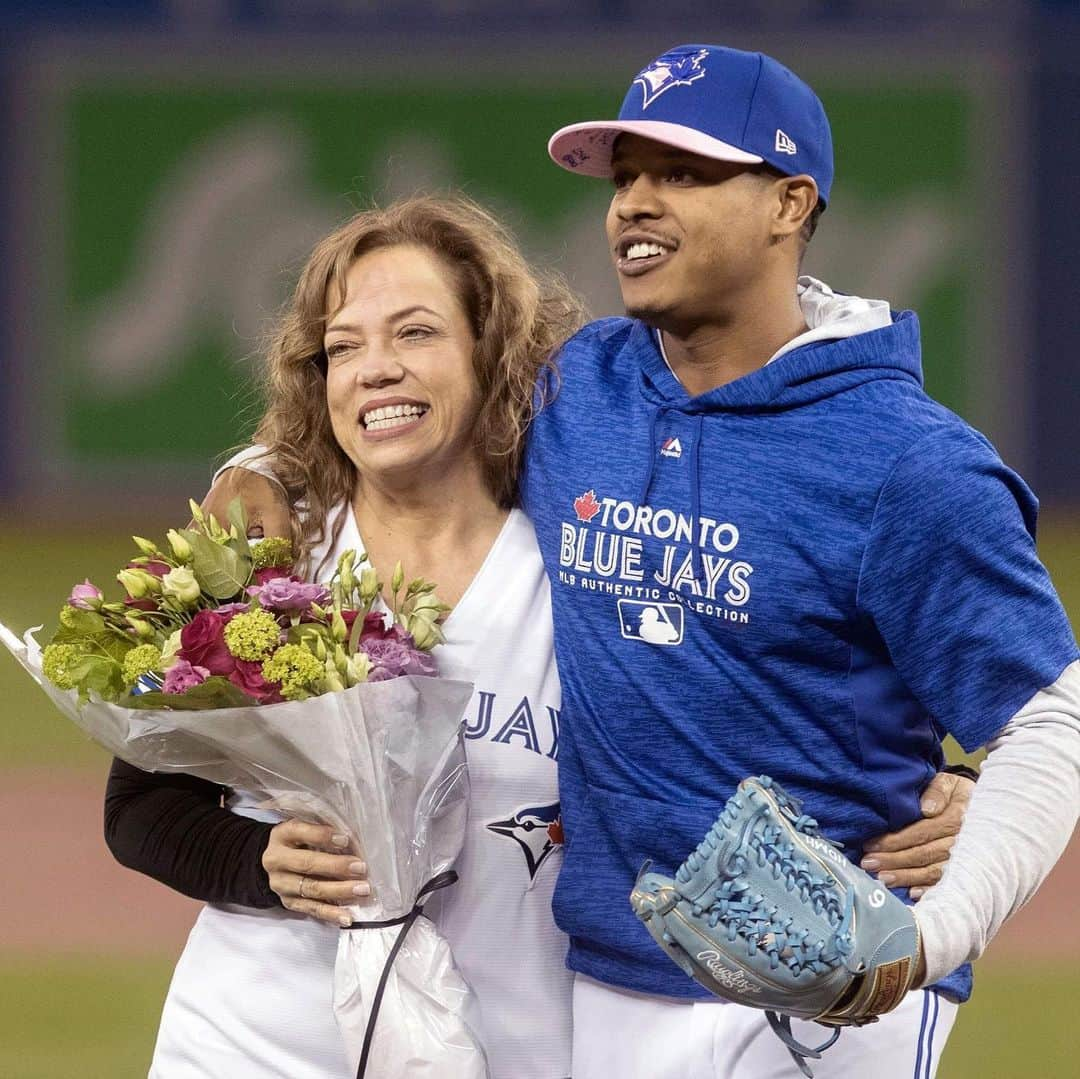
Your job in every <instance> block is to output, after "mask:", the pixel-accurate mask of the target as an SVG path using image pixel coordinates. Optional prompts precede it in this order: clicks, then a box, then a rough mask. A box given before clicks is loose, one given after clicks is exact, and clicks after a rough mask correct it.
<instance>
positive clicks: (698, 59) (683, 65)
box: [634, 46, 709, 109]
mask: <svg viewBox="0 0 1080 1079" xmlns="http://www.w3.org/2000/svg"><path fill="white" fill-rule="evenodd" d="M708 55H709V50H708V49H688V48H686V47H685V46H684V47H683V48H679V49H672V50H671V52H666V53H664V55H663V56H658V57H657V58H656V59H655V60H654V61H653V62H652V63H651V64H649V66H648V67H647V68H645V70H644V71H641V72H639V74H638V77H637V78H636V79H634V85H635V86H640V87H641V89H642V91H643V93H644V95H645V96H644V99H643V100H642V102H641V107H642V108H643V109H647V108H648V107H649V106H650V105H651V104H652V103H653V102H654V101H655V100H656V99H657V98H658V97H659V96H660V95H661V94H662V93H664V92H665V91H667V90H670V89H672V88H673V87H675V86H689V85H690V84H691V83H692V82H697V80H698V79H703V78H705V68H704V67H703V66H702V62H703V61H704V59H705V57H707V56H708Z"/></svg>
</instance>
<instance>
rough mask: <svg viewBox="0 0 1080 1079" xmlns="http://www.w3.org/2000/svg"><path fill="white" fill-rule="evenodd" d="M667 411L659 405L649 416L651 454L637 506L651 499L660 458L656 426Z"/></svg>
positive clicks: (664, 406)
mask: <svg viewBox="0 0 1080 1079" xmlns="http://www.w3.org/2000/svg"><path fill="white" fill-rule="evenodd" d="M665 411H667V406H666V405H657V407H656V408H655V409H653V412H652V414H651V415H650V416H649V436H648V437H649V443H648V446H649V452H648V456H647V457H646V460H647V461H648V465H647V466H646V468H645V484H644V486H643V487H642V488H641V494H640V495H638V500H637V504H638V505H639V506H644V505H645V501H646V499H647V498H648V497H649V488H650V487H651V486H652V481H653V476H654V475H655V474H656V459H657V457H659V456H660V454H659V452H658V451H657V449H656V425H657V423H659V421H660V413H661V412H665Z"/></svg>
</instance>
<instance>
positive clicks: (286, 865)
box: [262, 820, 371, 926]
mask: <svg viewBox="0 0 1080 1079" xmlns="http://www.w3.org/2000/svg"><path fill="white" fill-rule="evenodd" d="M348 846H349V837H348V836H345V835H341V834H340V833H335V832H334V830H333V829H332V828H330V827H328V826H327V825H323V824H309V823H308V822H307V821H302V820H287V821H282V823H281V824H278V825H276V826H275V827H274V828H272V829H271V831H270V842H269V843H268V844H267V847H266V850H265V851H264V852H263V856H262V864H263V869H265V870H266V872H267V874H268V876H269V878H270V887H271V888H272V889H273V890H274V891H275V892H277V894H278V895H279V896H280V897H281V903H282V906H284V907H285V908H286V909H287V910H294V911H296V912H297V913H299V914H310V915H311V916H312V917H313V918H318V919H320V920H321V921H324V922H329V923H330V924H331V925H341V926H345V925H350V924H351V923H352V918H351V917H350V915H349V914H348V912H347V911H344V910H342V907H343V906H348V905H349V904H352V903H355V902H356V901H357V900H358V899H361V898H363V897H364V896H369V895H371V885H370V884H368V882H367V881H366V880H365V879H364V878H365V877H366V876H367V866H366V865H364V863H363V862H362V861H360V860H359V858H358V857H357V856H356V855H355V854H349V853H347V850H348ZM343 851H345V852H346V853H342V852H343Z"/></svg>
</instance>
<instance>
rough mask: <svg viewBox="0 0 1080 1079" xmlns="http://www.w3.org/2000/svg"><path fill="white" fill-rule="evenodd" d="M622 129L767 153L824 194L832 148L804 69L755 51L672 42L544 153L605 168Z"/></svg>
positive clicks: (723, 156)
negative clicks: (610, 110)
mask: <svg viewBox="0 0 1080 1079" xmlns="http://www.w3.org/2000/svg"><path fill="white" fill-rule="evenodd" d="M623 132H633V133H634V134H635V135H641V136H643V137H644V138H647V139H654V140H655V141H657V142H662V143H664V144H666V145H668V146H676V147H678V148H679V149H681V150H689V151H690V152H691V153H694V154H700V155H701V156H702V157H711V158H714V159H716V160H718V161H734V162H742V163H744V164H747V165H753V164H760V163H761V162H765V163H767V164H769V165H772V166H773V168H775V169H779V170H780V172H782V173H784V174H785V175H787V176H798V175H804V174H805V175H807V176H812V177H813V178H814V181H815V182H816V183H817V187H818V196H819V197H820V199H821V202H822V203H826V202H828V200H829V192H830V189H831V188H832V179H833V151H832V135H831V133H830V131H829V119H828V117H827V116H826V115H825V108H824V106H823V105H822V104H821V101H820V100H819V99H818V96H817V94H815V93H814V91H813V90H811V89H810V87H809V86H807V85H806V83H805V82H803V81H802V79H800V78H799V77H798V76H797V75H795V74H793V73H792V72H791V71H788V69H787V68H786V67H784V65H783V64H781V63H778V62H777V61H776V60H774V59H773V58H772V57H771V56H765V55H764V54H763V53H760V52H742V51H741V50H739V49H727V48H724V47H723V46H721V45H679V46H677V47H676V48H674V49H669V50H668V51H667V52H665V53H664V55H663V56H660V57H657V59H655V60H654V61H653V62H652V63H651V64H649V66H648V67H646V68H644V69H643V70H642V71H640V72H639V73H638V75H637V77H636V78H635V79H634V81H633V83H632V84H631V86H630V90H629V91H628V92H627V95H626V98H625V99H624V100H623V104H622V108H621V109H620V110H619V118H618V120H608V121H604V120H595V121H587V122H585V123H580V124H571V125H570V126H569V127H564V128H561V129H560V130H558V131H556V132H555V134H554V135H552V136H551V140H550V141H549V142H548V153H549V154H550V155H551V158H552V160H553V161H554V162H555V164H556V165H560V166H562V168H564V169H568V170H569V171H570V172H580V173H583V174H584V175H586V176H605V177H608V176H610V175H611V151H612V147H613V146H614V143H615V139H616V138H617V137H618V136H619V135H620V134H622V133H623Z"/></svg>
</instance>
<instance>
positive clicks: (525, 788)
mask: <svg viewBox="0 0 1080 1079" xmlns="http://www.w3.org/2000/svg"><path fill="white" fill-rule="evenodd" d="M341 512H344V513H345V514H346V517H345V522H344V527H343V529H342V533H341V536H340V537H339V539H338V541H337V543H336V544H335V548H334V551H333V553H332V555H331V559H330V561H329V562H328V565H329V566H333V565H334V564H336V561H337V558H338V556H339V555H340V553H341V552H342V551H344V550H347V549H348V548H356V549H358V550H360V549H362V548H363V541H362V539H361V537H360V534H359V531H358V529H357V526H356V521H355V519H354V517H353V514H352V512H351V509H350V508H349V507H344V510H343V511H341ZM328 534H329V529H328ZM324 553H325V548H324V549H323V550H319V551H316V552H315V553H314V557H313V560H312V565H315V566H317V565H318V564H319V562H320V561H321V557H322V555H323V554H324ZM445 631H446V637H447V643H446V644H445V645H443V646H442V647H441V648H439V649H438V650H437V651H436V653H435V656H436V659H437V661H438V664H439V671H440V673H441V674H442V675H444V676H446V677H448V678H461V679H465V680H467V681H471V682H473V683H474V684H475V687H476V689H475V691H474V694H473V697H472V701H471V702H470V704H469V708H468V711H467V713H466V721H467V727H466V733H467V742H466V747H467V756H468V762H469V774H470V780H471V795H470V811H469V823H468V829H467V833H466V837H465V844H464V848H463V850H462V853H461V856H460V858H459V859H458V861H457V863H456V865H455V868H456V869H457V871H458V873H459V876H460V880H459V881H458V883H457V884H455V885H454V886H453V887H451V888H448V889H444V890H443V891H441V892H438V893H437V894H436V895H434V896H432V897H431V899H430V900H429V901H428V903H427V904H426V907H425V913H426V914H428V915H429V916H430V917H431V918H432V919H433V920H434V921H435V923H436V924H437V925H438V926H439V929H440V930H441V932H442V933H443V935H444V936H445V937H446V938H447V939H448V941H449V942H450V945H451V947H452V948H453V952H454V957H455V959H456V960H457V963H458V965H459V967H460V968H461V971H462V973H463V974H464V975H465V977H466V978H467V980H468V981H469V983H470V984H471V985H472V987H473V989H474V990H475V992H476V995H477V998H478V1001H479V1004H480V1011H481V1016H482V1030H481V1031H480V1032H479V1033H480V1035H481V1037H482V1039H483V1042H484V1045H485V1048H486V1050H487V1053H488V1059H489V1062H490V1065H491V1070H492V1077H493V1079H564V1077H566V1076H569V1075H570V1040H571V1038H570V1006H571V1005H570V998H571V977H572V976H571V974H570V972H569V971H567V969H566V967H565V965H564V959H565V954H566V938H565V937H564V936H563V935H562V934H561V933H560V932H559V930H558V929H557V928H556V926H555V923H554V920H553V918H552V914H551V895H552V891H553V888H554V884H555V877H556V875H557V873H558V868H559V864H560V862H561V861H562V846H561V844H562V826H561V821H560V815H559V803H558V799H559V795H558V787H557V782H556V778H557V777H556V758H557V756H558V743H559V707H560V691H559V681H558V675H557V673H556V670H555V661H554V656H553V649H552V629H551V600H550V594H549V589H548V583H547V579H546V577H545V575H544V571H543V567H542V565H541V562H540V555H539V552H538V550H537V547H536V538H535V535H534V533H533V529H532V525H531V524H530V523H529V521H528V520H527V519H526V517H525V516H524V514H522V513H521V512H520V511H518V510H514V511H513V512H511V514H510V516H509V518H508V519H507V521H506V523H505V525H504V526H503V528H502V531H501V532H500V533H499V536H498V538H497V539H496V540H495V543H494V544H493V546H492V548H491V550H490V552H489V553H488V556H487V558H486V560H485V561H484V564H483V566H482V567H481V569H480V571H479V573H477V575H476V577H475V579H474V580H473V582H472V584H471V585H470V586H469V588H468V590H467V591H466V593H465V595H464V596H463V597H462V598H461V600H460V602H459V603H458V604H457V606H456V607H455V608H454V610H453V611H452V612H451V614H450V615H449V617H448V618H447V621H446V625H445ZM231 808H233V809H235V810H237V811H238V812H244V813H246V814H248V815H251V816H263V814H262V813H261V812H260V811H259V810H256V809H253V808H252V807H251V803H250V800H245V799H244V798H243V796H238V797H237V798H236V799H234V801H233V803H231ZM338 932H339V930H337V929H335V928H334V927H332V926H329V925H326V924H324V923H322V922H318V921H316V920H315V919H313V918H310V917H306V916H303V915H297V914H293V913H291V912H289V911H286V910H281V909H276V908H275V909H271V910H255V909H252V908H247V907H236V906H224V905H214V904H211V905H208V906H207V907H205V908H204V909H203V911H202V912H201V913H200V915H199V918H198V921H197V922H196V924H195V927H194V928H193V930H192V932H191V936H190V937H189V939H188V943H187V946H186V947H185V949H184V953H183V955H182V956H181V957H180V961H179V963H178V964H177V967H176V972H175V974H174V975H173V981H172V985H171V986H170V989H169V995H168V998H167V999H166V1002H165V1009H164V1012H163V1015H162V1020H161V1029H160V1031H159V1034H158V1042H157V1047H156V1049H155V1055H154V1062H153V1065H152V1066H151V1073H150V1074H151V1076H153V1077H159V1079H187V1077H194V1076H199V1077H203V1079H205V1077H207V1076H215V1077H217V1076H220V1077H222V1079H224V1077H226V1076H228V1077H230V1079H245V1077H251V1079H256V1077H258V1079H267V1077H270V1076H275V1077H281V1079H352V1076H351V1073H350V1071H349V1069H348V1066H347V1064H346V1062H345V1058H344V1053H343V1051H342V1049H341V1040H340V1036H339V1034H338V1031H337V1027H336V1025H335V1022H334V1016H333V1010H332V1006H331V995H332V981H333V966H334V956H335V953H336V946H337V934H338ZM406 946H407V945H406Z"/></svg>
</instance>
